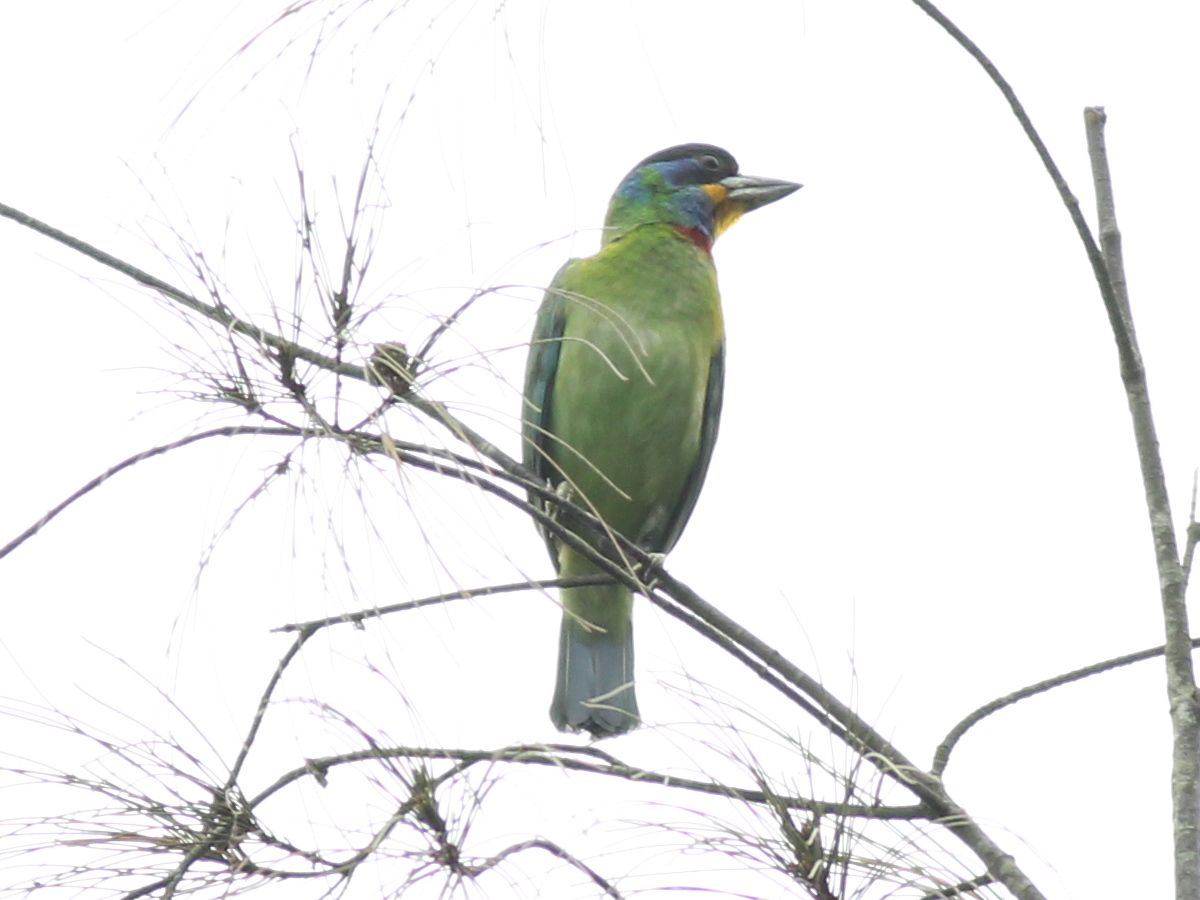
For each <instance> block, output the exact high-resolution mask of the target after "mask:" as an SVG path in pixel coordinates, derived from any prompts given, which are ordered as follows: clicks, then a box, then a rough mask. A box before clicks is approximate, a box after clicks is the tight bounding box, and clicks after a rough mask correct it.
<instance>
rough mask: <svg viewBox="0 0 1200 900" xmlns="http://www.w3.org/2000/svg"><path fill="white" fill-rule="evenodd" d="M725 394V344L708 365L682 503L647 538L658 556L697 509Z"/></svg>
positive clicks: (647, 542) (651, 548) (676, 537)
mask: <svg viewBox="0 0 1200 900" xmlns="http://www.w3.org/2000/svg"><path fill="white" fill-rule="evenodd" d="M724 392H725V342H724V340H722V341H721V342H720V343H718V344H717V348H716V350H715V351H714V352H713V356H712V360H711V361H710V362H709V364H708V385H707V387H706V388H705V393H704V418H703V419H702V420H701V422H700V448H699V450H698V452H697V453H696V462H695V464H694V465H693V466H692V471H691V472H689V473H688V478H687V481H686V482H685V483H684V486H683V491H682V492H681V493H680V495H679V503H678V504H676V506H675V511H674V513H672V515H671V516H670V518H668V519H667V521H666V523H665V525H664V526H663V528H662V529H661V531H659V532H658V533H655V534H651V535H648V536H647V537H648V540H646V541H645V543H646V544H647V547H646V549H647V550H651V551H653V552H655V553H669V552H670V550H671V548H672V547H674V546H675V542H676V541H678V540H679V536H680V535H681V534H683V529H684V526H686V525H687V523H688V519H690V518H691V516H692V510H693V509H695V508H696V500H697V499H698V498H699V497H700V489H701V488H702V487H703V486H704V478H705V476H706V475H707V474H708V463H709V460H711V459H712V452H713V446H714V445H715V444H716V443H717V429H718V428H719V427H720V425H721V400H722V398H723V397H724Z"/></svg>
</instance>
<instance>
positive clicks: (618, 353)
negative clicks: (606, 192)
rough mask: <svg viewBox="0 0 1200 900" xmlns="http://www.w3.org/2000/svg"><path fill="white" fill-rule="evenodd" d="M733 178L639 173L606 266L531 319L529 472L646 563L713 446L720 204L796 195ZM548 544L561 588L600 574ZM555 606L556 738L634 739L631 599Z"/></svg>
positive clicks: (584, 598) (695, 153)
mask: <svg viewBox="0 0 1200 900" xmlns="http://www.w3.org/2000/svg"><path fill="white" fill-rule="evenodd" d="M714 164H716V168H715V169H714ZM736 172H737V167H736V163H734V162H733V159H732V157H730V156H729V155H728V154H727V153H725V152H724V151H721V150H718V149H717V148H712V147H707V146H705V145H686V146H684V147H680V148H672V149H671V150H669V151H663V153H660V154H656V155H655V156H653V157H650V158H649V159H648V160H646V161H644V162H643V163H642V164H641V165H640V166H639V167H638V168H635V169H634V171H633V172H631V173H630V175H629V176H627V178H626V179H625V181H624V182H622V185H621V187H620V188H618V191H617V194H616V195H615V196H614V199H613V202H612V204H611V205H610V214H609V219H608V222H607V223H606V224H607V228H608V231H607V234H606V239H605V243H604V245H603V246H602V248H601V250H600V251H599V252H598V253H597V254H596V255H594V256H591V257H588V258H586V259H574V260H571V261H570V262H568V263H567V264H566V265H565V266H563V267H562V269H560V270H559V272H558V274H557V275H556V276H555V278H554V281H553V283H552V284H551V285H550V287H549V288H548V289H547V291H546V296H545V299H544V300H543V302H542V306H541V309H540V310H539V312H538V318H537V324H536V326H535V330H534V335H533V341H532V347H531V352H530V358H529V363H528V367H527V371H526V383H525V398H526V408H525V413H524V416H523V422H524V429H523V430H524V442H525V463H526V465H527V466H528V467H529V468H531V469H532V470H533V471H534V472H536V473H537V474H538V475H539V476H541V477H542V478H544V479H546V481H547V482H548V483H550V484H552V485H554V486H555V487H556V488H558V489H559V490H560V491H565V493H566V494H567V495H568V496H569V498H570V499H571V500H572V501H573V502H575V503H576V504H578V505H579V506H581V507H583V508H585V509H588V510H590V511H592V512H593V513H594V514H595V515H597V516H598V517H599V518H600V519H602V520H603V521H604V522H605V524H606V525H607V527H609V528H611V529H613V530H614V531H617V532H619V533H621V534H622V535H624V536H625V537H627V538H629V539H631V540H633V541H634V542H636V543H637V544H638V545H639V546H641V547H642V548H644V549H645V550H648V551H651V552H656V553H666V552H668V551H669V550H670V549H671V548H672V547H673V546H674V544H675V542H676V540H678V538H679V535H680V533H681V532H682V530H683V527H684V525H685V524H686V522H687V520H688V517H689V516H690V515H691V512H692V509H693V507H694V506H695V503H696V498H697V496H698V495H699V491H700V486H701V484H702V483H703V480H704V475H705V472H706V471H707V468H708V462H709V458H710V456H711V454H712V448H713V443H714V442H715V440H716V434H717V425H718V421H719V417H720V408H721V392H722V385H723V374H724V325H723V322H722V317H721V304H720V296H719V293H718V290H717V276H716V270H715V268H714V267H713V262H712V257H711V255H710V253H709V247H710V246H711V241H712V239H713V238H714V237H715V235H716V232H717V231H718V230H719V227H720V223H721V221H722V213H724V215H726V216H728V217H729V218H728V220H727V221H732V219H733V218H736V216H737V215H738V214H739V213H740V212H741V211H742V209H740V208H737V209H728V208H726V209H724V210H722V209H721V204H722V203H723V202H724V203H727V204H732V203H734V201H736V200H737V197H736V194H737V188H738V187H742V188H743V189H744V188H745V187H746V184H747V183H752V184H753V185H755V186H758V187H759V188H760V189H761V188H762V186H763V185H771V186H774V187H775V191H776V194H777V196H783V193H779V192H780V191H784V192H786V193H791V191H793V190H795V189H796V187H797V186H795V185H791V184H790V183H788V182H769V181H767V180H765V179H757V180H755V179H745V178H741V177H740V176H737V175H736ZM722 180H724V181H722ZM734 182H736V184H734ZM722 183H724V184H726V185H728V186H726V187H721V188H719V189H717V188H714V187H711V185H714V184H722ZM706 186H709V187H706ZM783 186H786V187H783ZM777 196H772V197H771V198H770V199H777ZM752 199H753V198H752ZM762 202H770V200H769V199H768V200H765V201H762ZM744 205H745V206H746V208H753V205H749V203H747V204H744ZM754 205H761V203H757V204H754ZM564 484H565V485H566V486H569V487H567V488H563V487H561V486H562V485H564ZM563 522H564V524H566V525H568V527H569V526H570V522H569V519H564V520H563ZM547 543H548V546H549V548H550V553H551V557H552V559H553V560H554V563H555V566H556V568H557V569H558V570H559V572H560V573H561V574H562V575H564V576H572V575H586V574H594V573H595V572H596V569H595V567H594V566H593V565H592V564H591V563H589V562H588V561H587V560H585V559H584V558H582V557H581V556H580V555H578V554H577V553H575V552H574V551H573V550H571V549H570V548H569V547H566V546H562V545H559V544H558V543H557V542H555V541H554V540H553V539H552V538H550V537H548V538H547ZM562 604H563V623H562V633H561V637H560V643H559V666H558V680H557V686H556V689H555V694H554V700H553V702H552V704H551V709H550V714H551V718H552V719H553V721H554V724H555V725H556V726H557V727H558V728H560V729H569V730H580V729H584V730H587V731H590V732H591V733H592V734H594V735H597V736H601V735H607V734H617V733H620V732H623V731H627V730H629V729H630V728H633V727H634V726H636V725H637V724H638V721H639V715H638V708H637V701H636V697H635V694H634V688H633V631H632V606H633V598H632V596H631V595H630V593H629V591H628V589H627V588H625V587H624V586H620V585H606V586H600V587H582V588H570V589H565V590H563V592H562Z"/></svg>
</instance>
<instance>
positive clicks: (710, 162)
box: [700, 155, 721, 172]
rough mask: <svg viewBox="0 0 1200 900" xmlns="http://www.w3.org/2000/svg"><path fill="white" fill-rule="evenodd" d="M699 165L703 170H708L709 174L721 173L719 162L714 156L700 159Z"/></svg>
mask: <svg viewBox="0 0 1200 900" xmlns="http://www.w3.org/2000/svg"><path fill="white" fill-rule="evenodd" d="M700 165H702V166H704V168H706V169H708V171H710V172H719V171H721V161H720V160H719V159H717V158H716V157H715V156H711V155H710V156H702V157H700Z"/></svg>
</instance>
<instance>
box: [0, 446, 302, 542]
mask: <svg viewBox="0 0 1200 900" xmlns="http://www.w3.org/2000/svg"><path fill="white" fill-rule="evenodd" d="M306 433H307V432H306V431H305V430H304V429H302V428H272V427H263V426H258V425H227V426H225V427H223V428H213V429H210V430H208V431H201V432H198V433H196V434H189V435H188V436H187V437H183V438H180V439H179V440H177V441H171V442H170V443H169V444H160V445H159V446H157V447H151V448H150V449H149V450H143V451H141V452H140V453H135V454H134V455H133V456H130V457H128V458H127V459H123V460H121V462H119V463H117V464H116V465H115V466H110V467H109V468H107V469H105V470H104V471H103V472H101V473H100V474H99V475H97V476H96V477H95V478H93V479H91V480H90V481H88V482H87V483H86V484H84V485H83V486H82V487H80V488H79V489H78V490H76V491H75V492H73V493H72V494H71V495H70V496H69V497H67V498H66V499H65V500H63V501H62V502H61V503H59V504H58V505H57V506H55V507H54V508H52V509H51V510H50V511H49V512H47V513H46V514H45V515H44V516H42V517H41V518H40V519H38V520H37V521H36V522H34V523H33V524H32V525H30V526H29V527H28V528H26V529H25V530H24V531H22V532H21V533H20V534H19V535H17V536H16V537H15V538H13V539H12V540H11V541H9V542H8V543H7V544H5V545H4V546H3V547H0V559H3V558H4V557H6V556H8V554H10V553H12V552H13V551H14V550H16V549H17V548H18V547H20V546H21V545H22V544H23V543H25V542H26V541H27V540H29V539H30V538H31V537H33V536H34V535H35V534H37V533H38V532H39V531H41V530H42V529H43V528H45V527H46V525H47V524H49V523H50V521H51V520H53V519H54V518H55V517H56V516H58V515H59V513H61V512H62V511H63V510H65V509H66V508H67V507H68V506H70V505H71V504H72V503H74V502H75V501H76V500H79V499H80V498H81V497H84V496H86V495H87V494H89V493H91V492H92V491H94V490H95V489H96V488H98V487H100V485H102V484H104V482H106V481H108V479H110V478H112V477H113V476H114V475H116V474H117V473H118V472H122V471H124V470H125V469H128V468H129V467H130V466H135V465H137V464H138V463H140V462H144V461H145V460H147V459H153V458H154V457H156V456H162V455H163V454H164V453H169V452H170V451H172V450H178V449H179V448H180V447H186V446H187V445H188V444H194V443H196V442H197V441H203V440H207V439H208V438H214V437H235V436H237V435H251V434H252V435H262V436H264V437H303V436H305V434H306Z"/></svg>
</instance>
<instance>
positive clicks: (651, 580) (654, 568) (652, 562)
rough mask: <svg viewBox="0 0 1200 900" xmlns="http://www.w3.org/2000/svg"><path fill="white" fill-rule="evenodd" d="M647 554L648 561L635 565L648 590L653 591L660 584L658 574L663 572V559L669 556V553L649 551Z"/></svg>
mask: <svg viewBox="0 0 1200 900" xmlns="http://www.w3.org/2000/svg"><path fill="white" fill-rule="evenodd" d="M646 556H647V557H648V559H647V561H646V562H645V563H639V564H638V565H636V566H634V571H635V572H636V574H637V576H638V578H639V579H640V580H641V582H642V584H644V585H645V586H646V590H648V591H652V590H654V588H655V587H656V586H657V585H658V576H659V573H660V572H662V567H663V560H665V559H666V558H667V554H665V553H650V552H647V553H646Z"/></svg>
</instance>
